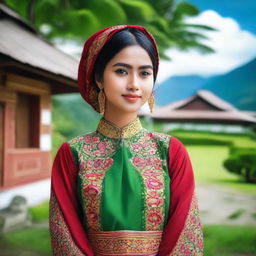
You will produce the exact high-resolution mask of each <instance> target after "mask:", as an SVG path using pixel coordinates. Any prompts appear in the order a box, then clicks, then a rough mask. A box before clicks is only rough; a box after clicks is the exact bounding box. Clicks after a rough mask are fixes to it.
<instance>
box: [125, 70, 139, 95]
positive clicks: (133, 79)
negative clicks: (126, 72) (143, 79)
mask: <svg viewBox="0 0 256 256" xmlns="http://www.w3.org/2000/svg"><path fill="white" fill-rule="evenodd" d="M127 87H128V90H130V91H138V90H139V78H138V76H137V74H131V76H130V78H129V82H128V86H127Z"/></svg>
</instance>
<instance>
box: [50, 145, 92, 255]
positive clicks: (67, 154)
mask: <svg viewBox="0 0 256 256" xmlns="http://www.w3.org/2000/svg"><path fill="white" fill-rule="evenodd" d="M77 174H78V170H77V167H76V165H75V162H74V158H73V155H72V152H71V150H70V147H69V145H68V143H64V144H63V145H62V146H61V147H60V149H59V151H58V153H57V155H56V158H55V160H54V163H53V168H52V177H51V198H50V212H49V224H50V235H51V243H52V250H53V255H67V256H68V255H69V256H70V255H76V256H82V255H86V256H93V251H92V249H91V246H90V244H89V241H88V239H87V236H86V234H85V230H84V227H83V225H82V218H81V209H80V206H79V203H78V198H77V194H76V186H77Z"/></svg>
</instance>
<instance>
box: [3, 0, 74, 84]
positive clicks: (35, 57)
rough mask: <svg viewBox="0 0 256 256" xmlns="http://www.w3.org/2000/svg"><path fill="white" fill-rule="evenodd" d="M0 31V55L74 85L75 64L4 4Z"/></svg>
mask: <svg viewBox="0 0 256 256" xmlns="http://www.w3.org/2000/svg"><path fill="white" fill-rule="evenodd" d="M0 31H1V33H0V54H2V55H4V56H8V57H10V58H11V59H13V60H15V61H17V62H19V63H21V64H23V65H26V66H29V67H32V68H36V69H39V70H41V71H45V72H47V73H50V74H53V75H57V76H61V77H63V78H67V79H71V80H73V81H74V82H76V80H77V67H78V60H76V59H75V58H73V57H72V56H70V55H68V54H65V53H64V52H62V51H60V50H59V49H57V48H56V47H54V46H53V45H51V44H50V43H49V42H47V41H46V40H45V39H43V38H42V36H40V35H39V34H38V33H37V32H36V31H35V30H34V28H33V27H32V26H30V25H29V24H28V23H27V22H26V21H24V20H23V19H22V18H21V17H20V16H19V15H18V14H17V13H15V12H14V11H12V10H11V9H9V8H8V7H6V6H5V5H3V4H0Z"/></svg>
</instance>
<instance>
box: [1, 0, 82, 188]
mask: <svg viewBox="0 0 256 256" xmlns="http://www.w3.org/2000/svg"><path fill="white" fill-rule="evenodd" d="M0 31H1V32H0V191H4V190H6V189H9V188H14V187H16V186H18V185H23V184H28V183H31V182H35V181H39V180H42V179H45V178H49V177H50V171H51V108H52V106H51V97H52V95H54V94H58V93H71V92H77V91H78V88H77V84H76V79H77V66H78V61H77V60H75V59H74V58H73V57H71V56H69V55H67V54H65V53H63V52H62V51H60V50H58V49H57V48H55V47H54V46H53V45H51V44H50V43H48V42H47V41H46V40H44V39H43V38H42V37H41V36H40V35H39V34H38V33H37V32H36V31H35V30H34V28H33V27H31V26H30V25H29V24H28V23H26V22H25V21H24V20H23V19H22V18H21V17H20V16H19V15H18V14H17V13H15V12H13V11H12V10H11V9H9V8H7V7H6V6H5V5H3V4H0Z"/></svg>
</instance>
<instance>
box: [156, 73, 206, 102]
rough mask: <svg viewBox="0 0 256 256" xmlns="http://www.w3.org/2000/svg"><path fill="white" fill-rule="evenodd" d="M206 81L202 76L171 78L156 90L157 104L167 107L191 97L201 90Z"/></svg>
mask: <svg viewBox="0 0 256 256" xmlns="http://www.w3.org/2000/svg"><path fill="white" fill-rule="evenodd" d="M206 80H207V78H203V77H200V76H174V77H170V78H169V79H167V80H166V81H164V82H163V83H161V84H160V85H159V86H158V87H157V88H156V90H155V94H156V104H157V105H160V106H161V105H167V104H169V103H170V102H174V101H177V100H181V99H184V98H187V97H190V96H192V95H193V94H194V93H195V92H196V91H197V90H199V89H201V87H202V86H203V85H204V84H205V83H206Z"/></svg>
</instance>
